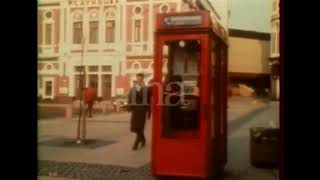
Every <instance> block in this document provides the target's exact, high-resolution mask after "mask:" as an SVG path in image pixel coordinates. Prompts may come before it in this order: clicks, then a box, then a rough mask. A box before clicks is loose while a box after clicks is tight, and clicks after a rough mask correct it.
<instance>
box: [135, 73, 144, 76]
mask: <svg viewBox="0 0 320 180" xmlns="http://www.w3.org/2000/svg"><path fill="white" fill-rule="evenodd" d="M136 76H137V77H138V76H140V77H144V74H143V73H138V74H136Z"/></svg>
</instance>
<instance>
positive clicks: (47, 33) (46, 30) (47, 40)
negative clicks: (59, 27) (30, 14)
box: [45, 23, 52, 45]
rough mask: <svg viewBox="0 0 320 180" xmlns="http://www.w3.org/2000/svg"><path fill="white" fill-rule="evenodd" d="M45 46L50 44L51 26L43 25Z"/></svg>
mask: <svg viewBox="0 0 320 180" xmlns="http://www.w3.org/2000/svg"><path fill="white" fill-rule="evenodd" d="M45 33H46V35H45V44H46V45H49V44H52V24H51V23H49V24H45Z"/></svg>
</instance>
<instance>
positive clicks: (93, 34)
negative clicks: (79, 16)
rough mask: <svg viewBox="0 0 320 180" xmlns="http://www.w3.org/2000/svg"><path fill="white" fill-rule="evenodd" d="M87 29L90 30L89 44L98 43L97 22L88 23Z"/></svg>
mask: <svg viewBox="0 0 320 180" xmlns="http://www.w3.org/2000/svg"><path fill="white" fill-rule="evenodd" d="M89 28H90V38H89V43H91V44H96V43H98V32H99V31H98V29H99V21H90V24H89Z"/></svg>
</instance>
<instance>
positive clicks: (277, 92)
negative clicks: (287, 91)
mask: <svg viewBox="0 0 320 180" xmlns="http://www.w3.org/2000/svg"><path fill="white" fill-rule="evenodd" d="M279 97H280V81H279V77H278V78H277V80H276V99H277V100H278V99H279Z"/></svg>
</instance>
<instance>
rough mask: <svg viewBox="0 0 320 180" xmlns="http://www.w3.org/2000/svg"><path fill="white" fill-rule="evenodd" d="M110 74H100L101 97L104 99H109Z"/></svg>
mask: <svg viewBox="0 0 320 180" xmlns="http://www.w3.org/2000/svg"><path fill="white" fill-rule="evenodd" d="M111 77H112V76H111V75H110V74H105V75H102V86H101V87H102V98H103V99H104V100H109V99H111V85H112V81H111V79H112V78H111Z"/></svg>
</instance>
